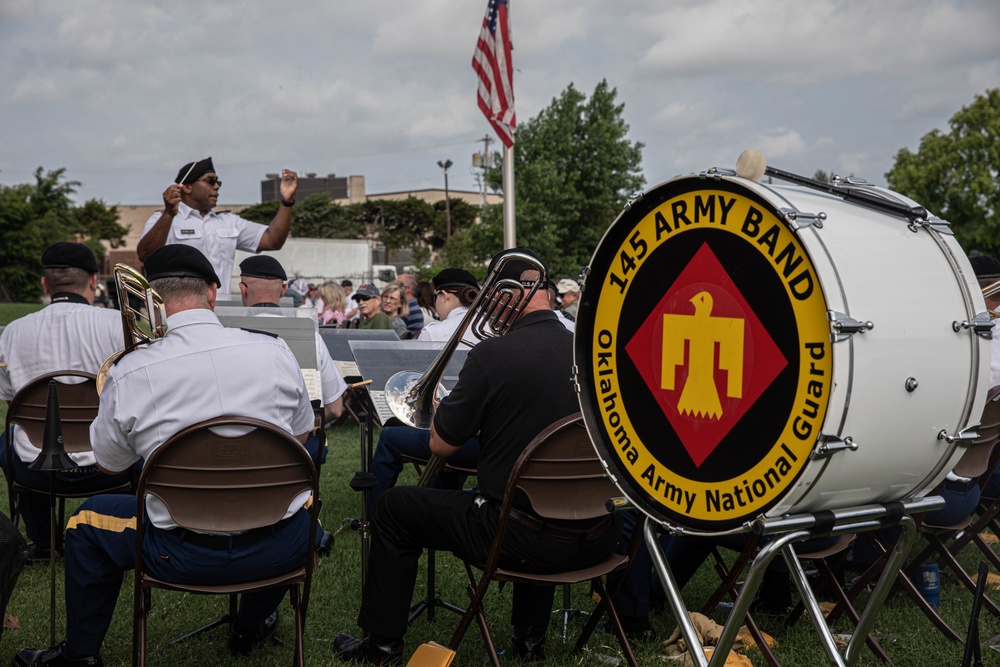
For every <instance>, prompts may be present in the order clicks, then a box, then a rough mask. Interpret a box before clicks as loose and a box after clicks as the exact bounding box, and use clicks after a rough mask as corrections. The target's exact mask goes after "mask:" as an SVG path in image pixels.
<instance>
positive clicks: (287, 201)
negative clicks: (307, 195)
mask: <svg viewBox="0 0 1000 667" xmlns="http://www.w3.org/2000/svg"><path fill="white" fill-rule="evenodd" d="M281 205H282V206H289V207H291V206H295V200H294V199H292V200H291V201H289V200H288V199H282V200H281Z"/></svg>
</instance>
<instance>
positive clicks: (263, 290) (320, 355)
mask: <svg viewBox="0 0 1000 667" xmlns="http://www.w3.org/2000/svg"><path fill="white" fill-rule="evenodd" d="M286 280H288V276H287V275H286V274H285V269H284V267H282V266H281V263H280V262H278V260H276V259H275V258H274V257H271V256H270V255H254V256H252V257H247V258H246V259H244V260H243V261H242V262H240V296H242V297H243V305H244V306H247V307H251V308H262V309H265V310H264V311H262V314H266V309H267V308H277V307H278V301H279V300H280V299H281V297H282V296H284V295H285V290H287V289H288V287H287V285H286V284H285V281H286ZM316 369H317V370H318V371H319V379H320V383H321V389H322V391H321V395H322V397H323V398H322V401H323V419H322V421H323V423H324V424H326V423H328V422H332V421H334V420H335V419H337V417H339V416H340V414H341V413H342V412H343V411H344V398H343V397H344V392H345V391H347V384H346V383H345V382H344V378H343V377H342V376H341V375H340V371H338V370H337V367H336V366H335V365H334V364H333V359H331V358H330V351H329V350H328V349H327V347H326V343H324V342H323V339H322V337H320V335H319V332H316ZM321 433H322V431H321V429H317V430H316V431H315V432H313V433H312V434H311V435H310V436H309V439H308V440H306V449H307V450H309V455H310V456H311V457H312V459H313V463H315V464H316V465H317V466H319V465H320V464H321V463H322V462H323V461H325V460H326V452H325V451H324V449H325V448H324V445H323V442H322V440H323V439H322V438H321V437H320V434H321Z"/></svg>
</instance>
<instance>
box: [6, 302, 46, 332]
mask: <svg viewBox="0 0 1000 667" xmlns="http://www.w3.org/2000/svg"><path fill="white" fill-rule="evenodd" d="M42 308H44V306H43V305H42V304H40V303H0V327H2V326H6V325H8V324H10V323H11V322H13V321H14V320H16V319H17V318H19V317H24V316H25V315H27V314H29V313H33V312H35V311H36V310H41V309H42Z"/></svg>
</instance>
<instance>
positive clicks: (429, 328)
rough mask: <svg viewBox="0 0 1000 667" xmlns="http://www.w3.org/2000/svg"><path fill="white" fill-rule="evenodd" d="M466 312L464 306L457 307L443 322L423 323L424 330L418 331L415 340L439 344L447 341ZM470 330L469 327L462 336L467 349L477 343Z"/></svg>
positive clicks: (477, 340) (466, 309) (467, 310)
mask: <svg viewBox="0 0 1000 667" xmlns="http://www.w3.org/2000/svg"><path fill="white" fill-rule="evenodd" d="M467 312H469V309H468V308H467V307H466V306H458V307H456V308H454V309H453V310H452V311H451V312H450V313H448V317H446V318H444V319H443V320H431V321H430V322H424V328H423V329H421V330H420V335H419V336H417V340H423V341H439V342H445V341H447V340H449V339H450V338H451V336H452V334H454V333H455V331H456V330H457V329H458V325H459V324H461V323H462V318H463V317H465V314H466V313H467ZM470 329H471V327H470V328H469V329H466V330H465V333H464V334H462V342H464V343H466V344H467V345H468V346H469V347H473V346H475V344H476V343H478V342H479V339H478V338H476V337H475V336H474V335H472V332H471V330H470Z"/></svg>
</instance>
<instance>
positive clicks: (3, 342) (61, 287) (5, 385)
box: [0, 242, 131, 560]
mask: <svg viewBox="0 0 1000 667" xmlns="http://www.w3.org/2000/svg"><path fill="white" fill-rule="evenodd" d="M42 287H43V289H44V290H45V293H46V294H47V295H48V296H49V297H50V299H51V302H50V303H49V305H48V306H46V307H45V308H43V309H41V310H39V311H37V312H35V313H31V314H30V315H25V316H24V317H21V318H19V319H16V320H14V321H13V322H11V323H10V324H8V325H7V326H6V328H4V330H3V333H2V334H0V400H5V401H10V400H11V399H13V398H14V395H15V394H16V393H17V392H18V391H20V390H21V389H22V388H23V387H24V386H25V385H27V384H29V383H31V381H33V380H34V379H35V378H37V377H40V376H42V375H46V374H48V373H54V372H56V371H63V370H65V371H79V372H83V373H92V374H94V375H97V372H98V370H100V368H101V365H102V364H103V363H104V360H105V359H107V358H108V357H110V356H111V355H112V354H114V353H115V352H117V351H118V350H119V349H121V348H122V347H123V346H124V344H125V341H124V337H123V335H122V323H121V316H120V314H119V313H117V312H115V311H113V310H108V309H106V308H95V307H94V306H93V303H94V293H95V290H96V289H97V260H96V259H95V258H94V253H93V252H91V250H90V248H88V247H87V246H85V245H83V244H82V243H65V242H64V243H56V244H54V245H51V246H49V247H48V248H47V249H46V250H45V252H44V253H42ZM66 381H67V382H80V381H81V378H69V377H68V378H66ZM13 434H14V439H13V440H14V441H13V447H14V456H13V457H12V460H11V461H10V462H8V460H7V456H6V455H5V454H4V452H5V451H6V444H7V443H6V439H7V437H8V434H7V432H6V431H4V432H2V433H0V467H2V468H3V471H4V474H5V475H6V476H7V479H8V481H17V482H18V483H20V484H22V485H24V486H26V487H29V488H32V489H37V490H38V491H39V493H25V494H18V496H17V497H16V498H15V502H16V503H17V504H18V505H19V507H20V513H21V519H22V522H21V523H22V525H23V526H24V530H25V532H26V533H27V535H28V540H29V541H30V542H31V543H32V558H38V559H42V560H48V557H49V548H50V546H51V545H50V544H49V502H48V497H47V496H46V495H45V494H47V493H48V490H49V474H48V473H37V472H34V471H32V470H29V469H28V465H29V464H30V463H32V462H33V461H34V460H35V459H36V458H37V457H38V454H39V448H40V447H41V446H42V443H41V442H31V441H30V440H29V439H28V436H27V434H26V433H25V432H24V431H23V430H22V429H21V428H20V427H18V426H14V428H13ZM69 457H70V458H71V459H73V462H74V463H75V464H76V465H78V466H81V467H93V465H94V455H93V453H92V452H76V453H72V454H69ZM130 476H131V473H130V472H123V473H121V474H119V475H115V476H114V477H113V478H109V477H108V476H107V475H105V474H103V473H101V472H99V471H94V472H91V473H84V472H81V471H79V470H74V471H66V472H60V473H56V474H55V490H56V491H57V492H58V493H73V492H79V493H81V494H83V493H89V492H91V491H101V490H105V489H109V488H112V487H115V486H118V485H120V484H125V483H127V482H128V481H129V479H130ZM60 530H61V529H60Z"/></svg>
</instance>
